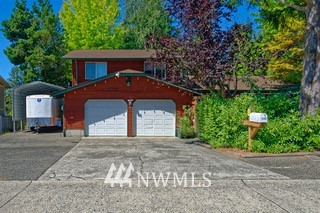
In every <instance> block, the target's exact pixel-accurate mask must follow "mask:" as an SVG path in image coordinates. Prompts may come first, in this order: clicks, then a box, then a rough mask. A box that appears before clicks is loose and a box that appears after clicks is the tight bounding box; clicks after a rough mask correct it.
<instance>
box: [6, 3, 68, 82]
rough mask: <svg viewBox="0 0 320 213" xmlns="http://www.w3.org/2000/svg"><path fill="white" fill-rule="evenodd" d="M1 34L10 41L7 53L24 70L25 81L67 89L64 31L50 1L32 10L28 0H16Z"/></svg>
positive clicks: (37, 4)
mask: <svg viewBox="0 0 320 213" xmlns="http://www.w3.org/2000/svg"><path fill="white" fill-rule="evenodd" d="M1 24H2V28H1V30H2V32H3V34H4V36H5V37H6V38H7V39H8V40H9V41H10V42H11V44H10V46H8V47H7V48H6V49H5V51H4V52H5V54H6V55H7V57H8V59H9V60H10V61H11V63H13V64H14V65H15V66H18V67H19V69H20V70H22V71H23V82H24V83H29V82H32V81H37V80H40V81H44V82H48V83H53V84H56V85H61V86H68V83H69V80H70V79H71V76H70V73H71V72H69V70H70V69H68V65H67V64H66V62H65V61H63V60H61V57H62V56H63V55H64V54H65V53H66V52H65V45H64V41H63V39H62V28H61V25H60V22H59V19H58V16H57V15H56V14H54V11H53V7H52V5H51V4H50V1H49V0H38V1H37V3H34V4H33V7H32V9H31V10H29V9H28V8H27V6H26V1H25V0H16V5H15V9H14V11H13V13H12V15H11V16H10V18H9V19H8V20H4V21H3V22H2V23H1Z"/></svg>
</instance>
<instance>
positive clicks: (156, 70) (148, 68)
mask: <svg viewBox="0 0 320 213" xmlns="http://www.w3.org/2000/svg"><path fill="white" fill-rule="evenodd" d="M144 72H145V73H146V74H148V75H151V76H154V77H157V78H160V79H166V65H165V64H156V63H149V62H144Z"/></svg>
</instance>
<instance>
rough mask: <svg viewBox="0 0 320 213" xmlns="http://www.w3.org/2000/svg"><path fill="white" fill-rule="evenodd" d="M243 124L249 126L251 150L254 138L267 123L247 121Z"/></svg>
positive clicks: (249, 147)
mask: <svg viewBox="0 0 320 213" xmlns="http://www.w3.org/2000/svg"><path fill="white" fill-rule="evenodd" d="M243 124H244V125H246V126H248V132H249V134H248V149H249V150H251V148H252V140H253V138H254V136H256V134H257V132H258V131H259V129H260V128H261V127H263V126H264V125H265V123H257V122H252V121H248V120H245V121H243Z"/></svg>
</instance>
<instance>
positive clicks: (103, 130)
mask: <svg viewBox="0 0 320 213" xmlns="http://www.w3.org/2000/svg"><path fill="white" fill-rule="evenodd" d="M85 126H86V135H87V136H127V103H126V102H125V101H123V100H89V101H87V103H86V104H85Z"/></svg>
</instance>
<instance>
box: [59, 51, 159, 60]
mask: <svg viewBox="0 0 320 213" xmlns="http://www.w3.org/2000/svg"><path fill="white" fill-rule="evenodd" d="M153 54H155V50H74V51H71V52H69V53H68V54H67V55H65V56H63V58H64V59H148V58H150V57H151V56H152V55H153Z"/></svg>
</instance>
